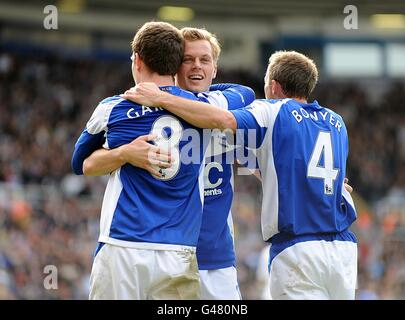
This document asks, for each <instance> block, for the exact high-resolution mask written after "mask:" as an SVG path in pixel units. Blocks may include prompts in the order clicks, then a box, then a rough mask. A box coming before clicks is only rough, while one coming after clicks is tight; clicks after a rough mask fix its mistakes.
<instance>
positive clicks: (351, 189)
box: [343, 178, 353, 193]
mask: <svg viewBox="0 0 405 320" xmlns="http://www.w3.org/2000/svg"><path fill="white" fill-rule="evenodd" d="M343 183H344V184H345V189H346V190H347V191H348V192H349V193H352V192H353V187H352V186H351V185H349V179H347V178H344V180H343Z"/></svg>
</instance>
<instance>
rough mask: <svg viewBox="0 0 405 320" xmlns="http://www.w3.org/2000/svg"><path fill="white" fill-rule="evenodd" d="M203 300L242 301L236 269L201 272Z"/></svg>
mask: <svg viewBox="0 0 405 320" xmlns="http://www.w3.org/2000/svg"><path fill="white" fill-rule="evenodd" d="M199 273H200V279H201V299H202V300H241V299H242V296H241V294H240V291H239V286H238V278H237V275H236V268H235V267H229V268H223V269H216V270H200V271H199Z"/></svg>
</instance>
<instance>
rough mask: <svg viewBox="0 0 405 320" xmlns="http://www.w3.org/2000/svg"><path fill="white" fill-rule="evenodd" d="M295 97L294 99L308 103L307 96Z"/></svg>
mask: <svg viewBox="0 0 405 320" xmlns="http://www.w3.org/2000/svg"><path fill="white" fill-rule="evenodd" d="M293 99H294V100H295V101H298V102H300V103H308V101H307V99H305V98H298V97H293Z"/></svg>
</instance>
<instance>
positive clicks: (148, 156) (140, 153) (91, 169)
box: [83, 134, 171, 177]
mask: <svg viewBox="0 0 405 320" xmlns="http://www.w3.org/2000/svg"><path fill="white" fill-rule="evenodd" d="M154 138H155V136H154V135H152V134H150V135H144V136H140V137H138V138H136V139H134V140H133V141H132V142H130V143H128V144H124V145H122V146H120V147H118V148H115V149H112V150H106V149H99V150H96V151H94V152H93V153H92V154H91V155H90V156H89V157H88V158H87V159H85V160H84V162H83V173H84V174H85V175H88V176H100V175H105V174H109V173H110V172H112V171H114V170H116V169H118V168H120V167H121V166H123V165H124V164H126V163H129V164H131V165H133V166H135V167H138V168H142V169H145V170H147V171H149V172H150V173H151V174H153V175H155V176H159V177H160V176H161V173H160V172H159V171H158V170H157V169H158V168H157V167H159V168H168V167H170V166H171V162H170V161H171V157H170V154H169V153H168V152H166V151H164V150H160V148H159V147H157V146H155V145H153V144H150V143H148V141H151V140H153V139H154Z"/></svg>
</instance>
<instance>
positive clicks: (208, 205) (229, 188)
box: [197, 84, 255, 270]
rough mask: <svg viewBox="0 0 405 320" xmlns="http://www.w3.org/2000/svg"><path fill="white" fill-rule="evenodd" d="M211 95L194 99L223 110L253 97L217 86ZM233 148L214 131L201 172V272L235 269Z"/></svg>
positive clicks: (244, 91) (236, 87)
mask: <svg viewBox="0 0 405 320" xmlns="http://www.w3.org/2000/svg"><path fill="white" fill-rule="evenodd" d="M213 89H214V90H221V91H213V92H212V91H211V92H205V93H200V94H198V95H197V96H198V97H199V99H200V100H201V101H205V102H208V103H210V104H212V105H215V106H218V107H220V108H222V109H226V110H234V109H239V108H242V107H245V106H247V105H249V104H250V103H251V102H253V100H254V98H255V95H254V91H253V90H251V89H250V88H247V87H244V86H240V85H230V84H216V85H214V86H211V90H213ZM234 157H235V146H234V144H233V143H229V142H228V141H227V139H226V136H225V134H224V133H222V132H220V131H214V132H213V134H212V136H211V141H210V144H209V145H208V148H207V150H206V158H205V163H206V164H205V169H204V213H203V219H202V225H201V231H200V237H199V238H198V245H197V261H198V267H199V269H200V270H213V269H221V268H228V267H231V266H234V265H236V257H235V250H234V237H233V222H232V214H231V206H232V200H233V192H234V180H233V169H232V163H231V161H233V159H234Z"/></svg>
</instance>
